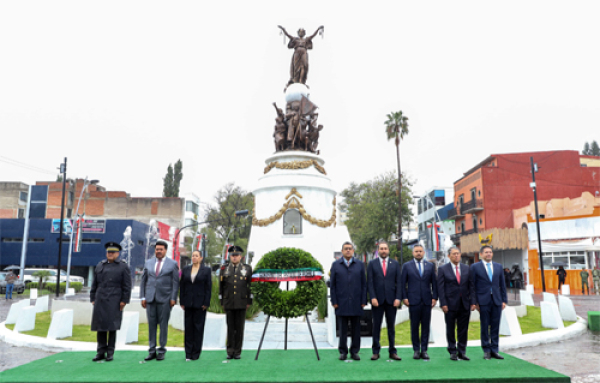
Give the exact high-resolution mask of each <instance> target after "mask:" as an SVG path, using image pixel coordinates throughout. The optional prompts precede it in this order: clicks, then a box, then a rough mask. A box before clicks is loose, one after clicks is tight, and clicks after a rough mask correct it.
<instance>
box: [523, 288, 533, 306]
mask: <svg viewBox="0 0 600 383" xmlns="http://www.w3.org/2000/svg"><path fill="white" fill-rule="evenodd" d="M519 294H520V296H521V304H522V305H526V306H535V303H533V297H532V296H531V293H530V292H529V291H525V290H519Z"/></svg>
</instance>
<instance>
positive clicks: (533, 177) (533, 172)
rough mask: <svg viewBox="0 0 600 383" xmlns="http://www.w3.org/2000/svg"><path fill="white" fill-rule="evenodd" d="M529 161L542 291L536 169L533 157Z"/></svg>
mask: <svg viewBox="0 0 600 383" xmlns="http://www.w3.org/2000/svg"><path fill="white" fill-rule="evenodd" d="M529 162H530V163H531V179H532V182H531V183H530V184H529V186H531V188H532V189H533V200H534V202H535V226H536V231H537V240H538V255H539V258H540V270H541V273H542V291H543V292H546V276H545V275H544V260H543V258H542V237H541V235H540V214H539V213H538V200H537V184H536V183H535V173H536V172H537V171H538V166H537V164H534V163H533V157H529Z"/></svg>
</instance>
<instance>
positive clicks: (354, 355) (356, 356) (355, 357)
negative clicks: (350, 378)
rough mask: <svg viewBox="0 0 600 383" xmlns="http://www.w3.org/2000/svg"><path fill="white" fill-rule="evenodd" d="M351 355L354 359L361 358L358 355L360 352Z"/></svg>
mask: <svg viewBox="0 0 600 383" xmlns="http://www.w3.org/2000/svg"><path fill="white" fill-rule="evenodd" d="M350 357H351V358H352V359H354V360H360V356H358V354H352V355H350Z"/></svg>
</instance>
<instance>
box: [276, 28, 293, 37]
mask: <svg viewBox="0 0 600 383" xmlns="http://www.w3.org/2000/svg"><path fill="white" fill-rule="evenodd" d="M277 28H279V29H281V31H282V32H283V34H284V35H286V36H287V38H288V39H290V40H291V39H293V38H294V37H293V36H290V34H289V33H287V31H286V30H285V28H284V27H282V26H281V25H278V26H277Z"/></svg>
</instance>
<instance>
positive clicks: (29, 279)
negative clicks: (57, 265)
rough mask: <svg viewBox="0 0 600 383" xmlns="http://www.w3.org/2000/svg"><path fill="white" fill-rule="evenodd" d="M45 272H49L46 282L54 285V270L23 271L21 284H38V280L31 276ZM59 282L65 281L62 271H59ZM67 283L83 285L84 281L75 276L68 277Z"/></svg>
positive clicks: (65, 274) (64, 272)
mask: <svg viewBox="0 0 600 383" xmlns="http://www.w3.org/2000/svg"><path fill="white" fill-rule="evenodd" d="M41 270H47V271H49V272H50V275H49V276H48V277H47V278H46V282H50V283H56V270H55V269H25V270H24V271H23V274H24V277H23V282H25V284H28V283H30V282H39V281H40V278H39V277H36V276H34V275H33V273H35V272H36V271H41ZM60 281H61V282H66V281H67V272H66V271H64V270H61V271H60ZM69 282H80V283H83V282H84V279H83V278H82V277H78V276H76V275H70V276H69Z"/></svg>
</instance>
